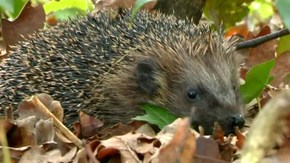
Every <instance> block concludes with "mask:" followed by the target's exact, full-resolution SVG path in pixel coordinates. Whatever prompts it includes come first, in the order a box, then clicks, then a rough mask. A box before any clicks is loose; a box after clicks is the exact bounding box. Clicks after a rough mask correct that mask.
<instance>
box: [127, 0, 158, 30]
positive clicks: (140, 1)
mask: <svg viewBox="0 0 290 163" xmlns="http://www.w3.org/2000/svg"><path fill="white" fill-rule="evenodd" d="M151 1H153V0H137V1H136V2H135V4H134V6H133V8H132V13H131V19H130V25H131V26H132V24H133V20H134V18H135V15H136V14H137V12H138V11H139V10H140V9H141V8H142V7H143V6H144V5H145V4H146V3H148V2H151Z"/></svg>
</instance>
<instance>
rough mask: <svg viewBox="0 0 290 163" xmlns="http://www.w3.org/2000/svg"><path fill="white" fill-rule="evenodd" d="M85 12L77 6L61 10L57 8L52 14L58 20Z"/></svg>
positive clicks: (71, 17) (72, 17)
mask: <svg viewBox="0 0 290 163" xmlns="http://www.w3.org/2000/svg"><path fill="white" fill-rule="evenodd" d="M85 14H86V12H85V11H84V10H81V9H79V8H66V9H63V10H58V11H56V12H54V15H55V16H56V18H57V19H58V20H61V21H62V20H67V19H69V18H70V19H74V18H76V17H77V16H78V15H85Z"/></svg>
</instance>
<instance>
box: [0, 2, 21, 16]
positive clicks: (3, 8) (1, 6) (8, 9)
mask: <svg viewBox="0 0 290 163" xmlns="http://www.w3.org/2000/svg"><path fill="white" fill-rule="evenodd" d="M26 3H27V0H0V14H1V17H3V16H4V17H8V18H9V19H12V20H14V19H16V18H17V17H18V16H19V15H20V13H21V11H22V9H23V7H24V6H25V4H26Z"/></svg>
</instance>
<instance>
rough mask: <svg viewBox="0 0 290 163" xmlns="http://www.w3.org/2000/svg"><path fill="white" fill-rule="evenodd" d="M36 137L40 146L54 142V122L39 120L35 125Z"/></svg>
mask: <svg viewBox="0 0 290 163" xmlns="http://www.w3.org/2000/svg"><path fill="white" fill-rule="evenodd" d="M35 136H36V141H37V144H38V145H41V144H44V143H47V142H52V141H53V140H54V136H55V133H54V127H53V120H52V119H47V120H42V119H41V120H39V121H38V122H37V123H36V125H35Z"/></svg>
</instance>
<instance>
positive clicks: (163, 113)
mask: <svg viewBox="0 0 290 163" xmlns="http://www.w3.org/2000/svg"><path fill="white" fill-rule="evenodd" d="M141 107H142V109H144V110H145V112H146V114H145V115H143V116H137V117H135V118H133V119H134V120H139V121H146V122H148V123H151V124H155V125H157V126H158V127H159V128H160V129H162V128H163V127H164V126H166V125H168V124H170V123H172V122H173V121H174V120H175V119H176V118H177V117H175V116H174V115H173V114H172V113H171V112H169V111H168V110H167V109H164V108H162V107H159V106H155V105H151V104H143V105H141Z"/></svg>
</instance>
